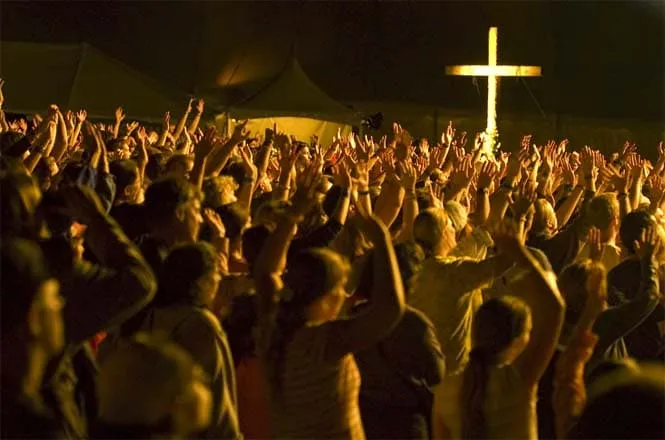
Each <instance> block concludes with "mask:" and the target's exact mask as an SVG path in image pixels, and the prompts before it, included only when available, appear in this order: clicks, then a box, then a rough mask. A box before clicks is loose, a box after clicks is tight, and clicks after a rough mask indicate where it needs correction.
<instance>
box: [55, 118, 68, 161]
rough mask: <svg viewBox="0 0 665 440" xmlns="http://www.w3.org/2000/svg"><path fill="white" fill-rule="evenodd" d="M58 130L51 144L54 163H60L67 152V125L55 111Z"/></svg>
mask: <svg viewBox="0 0 665 440" xmlns="http://www.w3.org/2000/svg"><path fill="white" fill-rule="evenodd" d="M56 114H57V121H58V122H57V123H58V130H57V132H56V137H55V143H54V144H53V151H52V153H51V155H52V156H53V158H54V159H55V161H56V162H58V163H59V162H60V161H61V160H62V158H63V156H64V155H65V153H66V152H67V147H68V146H69V137H68V136H67V123H66V122H65V118H64V117H63V116H62V113H60V111H59V110H58V111H57V113H56Z"/></svg>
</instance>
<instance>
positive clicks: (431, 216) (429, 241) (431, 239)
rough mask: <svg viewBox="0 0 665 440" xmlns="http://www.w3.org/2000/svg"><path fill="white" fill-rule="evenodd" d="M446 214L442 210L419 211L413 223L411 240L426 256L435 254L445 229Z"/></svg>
mask: <svg viewBox="0 0 665 440" xmlns="http://www.w3.org/2000/svg"><path fill="white" fill-rule="evenodd" d="M447 220H448V213H447V212H446V211H445V210H444V209H442V208H428V209H425V210H424V211H421V212H420V213H419V214H418V215H417V216H416V219H415V220H414V222H413V238H414V240H415V242H416V243H418V244H419V245H420V246H422V248H423V250H424V251H425V254H426V255H432V254H434V253H436V252H437V249H438V247H439V246H441V237H442V236H443V230H444V228H445V227H446V222H447Z"/></svg>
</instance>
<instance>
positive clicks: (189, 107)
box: [173, 98, 194, 141]
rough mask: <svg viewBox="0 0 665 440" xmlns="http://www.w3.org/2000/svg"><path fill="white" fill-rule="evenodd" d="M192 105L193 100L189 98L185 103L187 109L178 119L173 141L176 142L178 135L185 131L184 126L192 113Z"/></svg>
mask: <svg viewBox="0 0 665 440" xmlns="http://www.w3.org/2000/svg"><path fill="white" fill-rule="evenodd" d="M193 104H194V98H191V99H190V100H189V102H188V103H187V108H186V109H185V112H184V113H183V114H182V116H181V117H180V119H178V125H176V127H175V131H174V132H173V139H175V140H176V141H178V139H179V138H180V135H181V134H182V132H183V131H184V130H185V125H186V124H187V118H188V117H189V114H190V113H191V112H192V105H193Z"/></svg>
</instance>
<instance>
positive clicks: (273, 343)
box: [266, 302, 306, 397]
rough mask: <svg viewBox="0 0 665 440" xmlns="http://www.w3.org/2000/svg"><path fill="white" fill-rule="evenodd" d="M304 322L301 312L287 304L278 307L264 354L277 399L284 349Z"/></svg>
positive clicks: (280, 389)
mask: <svg viewBox="0 0 665 440" xmlns="http://www.w3.org/2000/svg"><path fill="white" fill-rule="evenodd" d="M305 322H306V319H305V316H304V313H303V311H302V310H299V309H298V308H296V307H293V306H292V305H291V304H289V303H288V302H284V303H282V304H280V305H279V306H278V309H277V311H276V313H275V318H274V324H273V328H272V331H271V332H270V336H269V341H268V347H267V352H266V360H267V361H268V362H267V365H268V379H269V381H270V384H271V388H272V389H273V390H274V391H275V394H276V396H278V397H280V396H281V393H282V376H283V374H284V363H285V361H286V349H287V347H288V345H289V343H290V342H291V340H292V339H293V336H294V335H295V333H296V332H297V331H298V330H299V329H300V328H302V327H303V326H304V325H305Z"/></svg>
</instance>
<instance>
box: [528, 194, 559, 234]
mask: <svg viewBox="0 0 665 440" xmlns="http://www.w3.org/2000/svg"><path fill="white" fill-rule="evenodd" d="M533 206H534V216H533V224H532V226H531V233H532V234H542V233H544V232H545V231H547V230H548V229H550V228H556V226H557V219H556V213H555V212H554V208H553V207H552V204H551V203H550V202H549V201H547V200H545V199H538V200H536V203H534V204H533Z"/></svg>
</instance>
